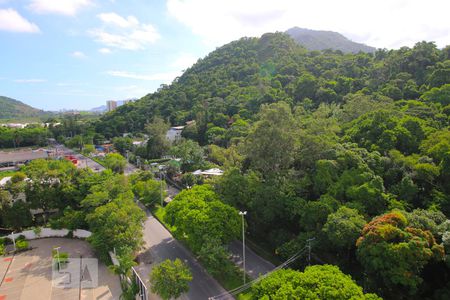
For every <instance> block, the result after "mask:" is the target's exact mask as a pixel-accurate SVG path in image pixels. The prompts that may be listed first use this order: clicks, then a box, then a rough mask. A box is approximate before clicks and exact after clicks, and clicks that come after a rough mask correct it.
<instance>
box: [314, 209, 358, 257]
mask: <svg viewBox="0 0 450 300" xmlns="http://www.w3.org/2000/svg"><path fill="white" fill-rule="evenodd" d="M365 224H366V221H365V220H364V217H363V216H362V215H360V214H359V213H358V211H357V210H356V209H351V208H348V207H345V206H341V207H340V208H339V209H338V210H337V211H336V212H335V213H332V214H329V215H328V218H327V222H326V223H325V225H324V227H323V231H324V232H326V234H327V237H328V239H329V240H330V242H331V243H332V244H333V246H336V247H338V248H340V249H350V248H352V247H354V245H355V242H356V240H357V239H358V237H359V236H360V234H361V231H362V229H363V227H364V225H365Z"/></svg>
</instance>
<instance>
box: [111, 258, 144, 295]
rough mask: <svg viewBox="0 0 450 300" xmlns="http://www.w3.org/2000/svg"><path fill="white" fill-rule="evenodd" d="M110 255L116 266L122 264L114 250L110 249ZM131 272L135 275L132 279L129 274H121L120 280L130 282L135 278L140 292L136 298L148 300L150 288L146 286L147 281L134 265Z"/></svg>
mask: <svg viewBox="0 0 450 300" xmlns="http://www.w3.org/2000/svg"><path fill="white" fill-rule="evenodd" d="M109 256H110V257H111V261H112V263H113V265H115V266H119V265H120V262H119V260H118V259H117V257H116V254H115V253H114V252H111V251H109ZM131 272H132V273H131V274H132V277H133V278H132V279H130V278H128V277H127V276H124V275H120V280H122V281H126V282H128V283H131V282H132V280H133V281H134V282H135V283H136V285H137V287H138V294H137V295H136V296H137V297H136V299H140V300H148V290H147V287H146V286H145V282H144V281H143V280H142V278H141V276H139V274H138V272H137V271H136V270H135V269H134V268H133V267H131Z"/></svg>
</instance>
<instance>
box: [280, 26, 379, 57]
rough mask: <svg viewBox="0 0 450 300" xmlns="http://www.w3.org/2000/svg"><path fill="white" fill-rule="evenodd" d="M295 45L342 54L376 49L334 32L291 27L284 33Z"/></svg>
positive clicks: (368, 51) (370, 51)
mask: <svg viewBox="0 0 450 300" xmlns="http://www.w3.org/2000/svg"><path fill="white" fill-rule="evenodd" d="M286 33H287V34H288V35H290V36H291V37H292V38H293V39H294V40H295V41H296V42H297V43H299V44H300V45H302V46H304V47H305V48H307V49H308V50H326V49H332V50H341V51H342V52H344V53H358V52H360V51H361V52H367V53H373V52H375V50H376V48H374V47H370V46H367V45H364V44H360V43H355V42H353V41H351V40H349V39H348V38H346V37H345V36H343V35H342V34H340V33H338V32H334V31H322V30H311V29H305V28H299V27H293V28H291V29H288V30H287V31H286Z"/></svg>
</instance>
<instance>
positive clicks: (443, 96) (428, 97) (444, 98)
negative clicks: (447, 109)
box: [421, 83, 450, 106]
mask: <svg viewBox="0 0 450 300" xmlns="http://www.w3.org/2000/svg"><path fill="white" fill-rule="evenodd" d="M421 99H422V100H424V101H426V102H434V103H440V104H442V105H443V106H445V105H449V104H450V84H448V83H447V84H444V85H443V86H441V87H435V88H432V89H431V90H429V91H428V92H425V93H424V94H423V95H422V97H421Z"/></svg>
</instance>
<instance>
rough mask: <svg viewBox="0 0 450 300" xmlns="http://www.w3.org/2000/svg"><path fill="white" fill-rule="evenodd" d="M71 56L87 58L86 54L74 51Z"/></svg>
mask: <svg viewBox="0 0 450 300" xmlns="http://www.w3.org/2000/svg"><path fill="white" fill-rule="evenodd" d="M70 55H72V56H73V57H75V58H86V57H87V56H86V54H84V53H83V52H81V51H74V52H72V53H71V54H70Z"/></svg>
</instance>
